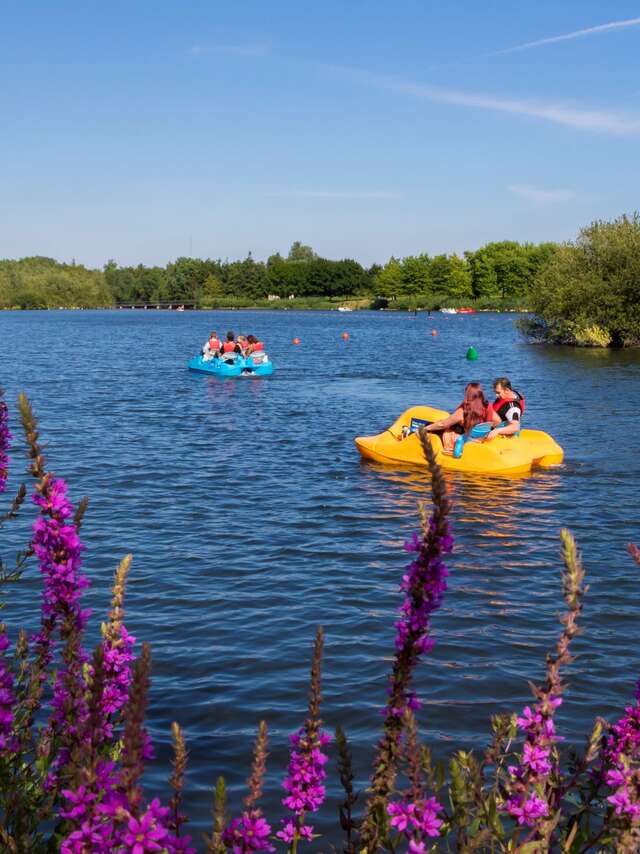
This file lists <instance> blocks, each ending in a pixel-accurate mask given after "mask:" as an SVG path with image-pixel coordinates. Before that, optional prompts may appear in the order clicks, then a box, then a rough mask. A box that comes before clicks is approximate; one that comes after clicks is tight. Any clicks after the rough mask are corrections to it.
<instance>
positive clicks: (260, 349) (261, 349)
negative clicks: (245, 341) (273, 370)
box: [251, 341, 264, 353]
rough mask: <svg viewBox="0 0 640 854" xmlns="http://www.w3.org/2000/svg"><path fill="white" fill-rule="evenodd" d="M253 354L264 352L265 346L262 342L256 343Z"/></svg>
mask: <svg viewBox="0 0 640 854" xmlns="http://www.w3.org/2000/svg"><path fill="white" fill-rule="evenodd" d="M251 352H252V353H259V352H264V344H263V343H262V341H256V343H255V344H254V345H253V349H252V350H251Z"/></svg>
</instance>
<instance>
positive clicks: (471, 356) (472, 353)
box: [467, 346, 478, 362]
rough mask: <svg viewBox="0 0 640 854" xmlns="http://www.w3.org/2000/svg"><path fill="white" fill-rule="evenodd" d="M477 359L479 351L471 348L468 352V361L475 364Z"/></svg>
mask: <svg viewBox="0 0 640 854" xmlns="http://www.w3.org/2000/svg"><path fill="white" fill-rule="evenodd" d="M477 358H478V351H477V350H476V348H475V347H473V346H471V347H469V349H468V350H467V359H468V360H469V361H470V362H475V360H476V359H477Z"/></svg>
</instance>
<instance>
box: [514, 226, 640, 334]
mask: <svg viewBox="0 0 640 854" xmlns="http://www.w3.org/2000/svg"><path fill="white" fill-rule="evenodd" d="M530 303H531V307H532V309H533V311H534V313H535V316H534V317H533V318H527V319H524V320H522V321H521V322H520V324H519V325H520V329H521V330H522V331H523V332H524V333H525V335H527V336H528V337H529V338H530V339H531V340H534V341H548V342H550V343H554V344H575V345H578V346H586V347H637V346H640V216H639V215H638V214H637V213H636V214H633V216H631V217H626V216H623V217H621V218H620V219H617V220H614V221H613V222H603V221H596V222H594V223H592V224H591V225H590V226H588V227H587V228H583V229H582V230H581V231H580V234H579V235H578V238H577V240H576V242H575V243H568V244H566V245H564V246H562V247H559V249H558V250H557V251H556V252H555V253H554V254H553V255H552V256H551V258H550V259H549V261H548V263H547V264H546V265H545V266H543V267H542V268H541V269H540V271H539V272H538V275H537V276H536V278H535V280H534V284H533V288H532V292H531V300H530Z"/></svg>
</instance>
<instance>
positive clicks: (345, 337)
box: [342, 332, 349, 341]
mask: <svg viewBox="0 0 640 854" xmlns="http://www.w3.org/2000/svg"><path fill="white" fill-rule="evenodd" d="M342 340H343V341H348V340H349V333H348V332H343V333H342Z"/></svg>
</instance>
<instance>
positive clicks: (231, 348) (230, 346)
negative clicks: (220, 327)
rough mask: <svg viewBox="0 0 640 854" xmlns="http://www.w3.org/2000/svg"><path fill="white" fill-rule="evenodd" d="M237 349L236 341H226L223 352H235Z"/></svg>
mask: <svg viewBox="0 0 640 854" xmlns="http://www.w3.org/2000/svg"><path fill="white" fill-rule="evenodd" d="M235 349H236V343H235V341H225V342H224V344H223V345H222V352H223V353H233V352H235Z"/></svg>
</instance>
